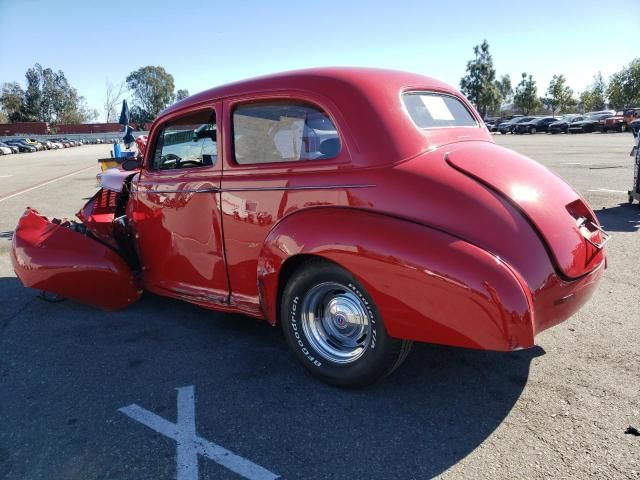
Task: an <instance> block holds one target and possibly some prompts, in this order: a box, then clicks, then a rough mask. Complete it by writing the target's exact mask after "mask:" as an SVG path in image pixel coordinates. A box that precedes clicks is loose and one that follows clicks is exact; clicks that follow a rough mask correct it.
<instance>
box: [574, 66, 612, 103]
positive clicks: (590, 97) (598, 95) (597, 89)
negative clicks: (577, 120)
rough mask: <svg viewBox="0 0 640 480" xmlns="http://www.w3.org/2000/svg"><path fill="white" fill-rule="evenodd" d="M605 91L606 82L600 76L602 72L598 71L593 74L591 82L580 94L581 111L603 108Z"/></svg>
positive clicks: (605, 101)
mask: <svg viewBox="0 0 640 480" xmlns="http://www.w3.org/2000/svg"><path fill="white" fill-rule="evenodd" d="M606 91H607V84H606V83H605V81H604V79H603V78H602V73H600V72H598V73H597V74H596V75H594V76H593V83H592V84H591V85H589V86H588V87H587V88H586V89H585V91H584V92H582V93H581V94H580V101H579V105H580V109H581V110H582V111H583V112H591V111H598V110H604V108H605V107H606V106H607V100H606V97H605V93H606Z"/></svg>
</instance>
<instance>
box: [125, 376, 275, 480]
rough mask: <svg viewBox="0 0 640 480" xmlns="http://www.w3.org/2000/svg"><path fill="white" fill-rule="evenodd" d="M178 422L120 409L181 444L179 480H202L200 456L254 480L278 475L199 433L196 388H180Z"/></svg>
mask: <svg viewBox="0 0 640 480" xmlns="http://www.w3.org/2000/svg"><path fill="white" fill-rule="evenodd" d="M177 390H178V420H177V422H176V423H171V422H170V421H168V420H166V419H164V418H162V417H160V416H158V415H156V414H155V413H153V412H150V411H149V410H147V409H145V408H142V407H140V406H138V405H136V404H132V405H129V406H127V407H122V408H120V409H118V411H119V412H122V413H124V414H125V415H127V416H128V417H130V418H132V419H134V420H135V421H137V422H140V423H142V424H143V425H145V426H147V427H149V428H150V429H152V430H155V431H156V432H158V433H160V434H162V435H164V436H165V437H169V438H172V439H174V440H175V441H176V442H177V443H178V446H177V480H197V479H198V455H202V456H204V457H207V458H209V459H210V460H213V461H214V462H216V463H217V464H219V465H222V466H223V467H226V468H228V469H229V470H231V471H232V472H235V473H237V474H238V475H240V476H242V477H245V478H248V479H250V480H274V479H276V478H278V475H276V474H275V473H272V472H270V471H269V470H267V469H265V468H263V467H261V466H260V465H256V464H255V463H253V462H251V461H250V460H247V459H246V458H242V457H241V456H239V455H236V454H235V453H233V452H230V451H229V450H227V449H226V448H223V447H221V446H220V445H217V444H215V443H213V442H210V441H208V440H206V439H204V438H202V437H200V436H199V435H197V434H196V413H195V393H194V388H193V385H191V386H188V387H182V388H178V389H177Z"/></svg>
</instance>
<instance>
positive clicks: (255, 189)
mask: <svg viewBox="0 0 640 480" xmlns="http://www.w3.org/2000/svg"><path fill="white" fill-rule="evenodd" d="M375 186H376V185H374V184H360V185H301V186H299V187H242V188H201V189H196V190H140V189H136V190H133V191H132V192H131V193H156V194H160V193H213V192H221V193H224V192H268V191H282V190H332V189H336V188H370V187H375Z"/></svg>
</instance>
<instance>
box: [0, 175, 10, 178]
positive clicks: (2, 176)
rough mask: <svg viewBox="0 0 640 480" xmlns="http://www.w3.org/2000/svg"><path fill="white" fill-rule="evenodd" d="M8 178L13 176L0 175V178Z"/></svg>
mask: <svg viewBox="0 0 640 480" xmlns="http://www.w3.org/2000/svg"><path fill="white" fill-rule="evenodd" d="M9 177H13V175H0V178H9Z"/></svg>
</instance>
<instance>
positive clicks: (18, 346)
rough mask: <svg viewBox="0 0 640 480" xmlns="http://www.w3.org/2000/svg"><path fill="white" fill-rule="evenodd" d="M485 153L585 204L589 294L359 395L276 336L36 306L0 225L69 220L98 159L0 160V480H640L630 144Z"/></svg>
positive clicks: (545, 138)
mask: <svg viewBox="0 0 640 480" xmlns="http://www.w3.org/2000/svg"><path fill="white" fill-rule="evenodd" d="M494 138H495V139H496V141H497V142H498V143H500V144H502V145H505V146H507V147H509V148H512V149H514V150H516V151H518V152H520V153H523V154H525V155H527V156H530V157H532V158H534V159H536V160H538V161H540V162H541V163H543V164H544V165H546V166H547V167H549V168H550V169H552V170H553V171H555V172H557V173H558V174H560V175H561V176H562V177H564V178H565V179H566V180H567V181H568V182H569V183H571V184H572V185H573V186H574V187H575V188H576V189H577V190H578V191H580V192H581V193H582V194H583V195H584V196H585V197H586V198H587V199H588V201H589V202H590V203H591V205H592V206H593V208H594V209H595V210H596V213H597V214H598V217H599V219H600V221H601V223H602V224H603V226H604V228H605V229H606V230H608V231H609V232H611V233H612V234H613V235H614V238H613V240H612V241H611V242H610V243H609V244H608V256H609V257H608V258H609V269H608V271H607V273H606V276H605V279H604V281H603V283H602V285H601V286H600V288H599V290H598V292H597V293H596V295H595V297H594V298H593V299H592V300H591V301H590V303H589V304H587V305H586V306H585V307H584V308H583V309H582V310H581V311H580V312H578V314H576V315H575V316H574V317H573V318H571V319H570V320H569V321H567V322H565V323H563V324H561V325H559V326H557V327H555V328H553V329H550V330H547V331H545V332H543V333H542V334H540V335H539V336H538V337H536V340H537V343H538V347H536V348H534V349H531V350H526V351H519V352H513V353H492V352H480V351H471V350H462V349H454V348H445V347H437V346H430V345H416V346H414V349H413V351H412V353H411V354H410V356H409V358H408V359H407V361H406V362H405V363H404V365H403V366H402V367H401V368H400V369H399V370H398V371H397V372H396V373H395V374H394V375H393V376H391V377H390V378H388V379H387V380H385V381H384V382H383V383H380V384H378V385H375V386H373V387H370V388H367V389H363V390H356V391H353V390H340V389H337V388H333V387H329V386H327V385H324V384H322V383H320V382H318V381H316V380H314V379H312V378H311V377H310V376H309V375H307V374H306V373H305V371H304V370H303V368H302V367H301V366H300V365H298V364H297V363H296V361H295V359H294V358H293V356H292V355H291V354H290V353H289V352H288V350H287V348H286V345H285V343H284V340H283V338H282V337H281V334H280V332H279V330H277V329H272V328H270V327H269V326H268V325H267V324H266V323H262V322H258V321H255V320H251V319H249V318H245V317H242V316H239V315H227V314H220V313H215V312H211V311H207V310H203V309H200V308H198V307H195V306H192V305H188V304H185V303H181V302H179V301H177V300H171V299H166V298H162V297H158V296H154V295H151V294H145V295H144V296H143V298H142V299H141V301H139V302H138V303H136V304H135V305H133V306H132V307H130V308H129V309H127V310H124V311H120V312H103V311H100V310H96V309H93V308H91V307H87V306H83V305H79V304H76V303H73V302H70V301H66V302H61V303H48V302H45V301H43V300H41V299H39V298H37V292H34V291H31V290H27V289H24V288H23V287H22V286H21V285H20V283H19V282H18V280H17V279H16V278H15V276H14V274H13V271H12V268H11V263H10V259H9V257H8V251H9V247H10V239H11V235H12V230H13V228H14V227H15V224H16V221H17V219H18V217H19V215H20V214H21V213H22V211H23V209H24V207H25V206H26V205H31V206H33V207H36V208H38V209H39V210H40V211H41V212H42V213H45V214H47V215H51V216H73V214H74V213H75V212H76V211H77V210H78V209H79V208H80V207H81V206H82V204H84V201H85V200H84V199H85V198H87V197H89V196H91V195H92V194H93V192H95V190H96V187H95V174H96V171H97V166H96V158H99V157H103V156H108V150H109V146H108V145H95V146H84V147H78V148H73V149H65V150H59V151H48V152H39V153H34V154H22V155H11V156H6V157H0V478H7V479H21V480H22V479H83V480H85V479H95V480H98V479H103V480H106V479H136V480H141V479H154V480H158V479H171V478H176V475H177V472H178V471H179V472H180V475H181V476H182V480H192V479H195V478H201V479H204V478H216V479H218V478H220V479H225V478H230V479H231V478H243V476H244V477H247V478H259V479H264V478H273V476H274V475H278V476H281V477H282V478H304V479H321V478H322V479H325V478H331V479H342V478H349V479H360V478H362V479H371V478H375V479H378V478H380V479H392V478H397V479H424V478H432V477H436V476H439V477H440V478H451V479H454V478H455V479H457V478H473V479H477V478H491V479H513V478H523V479H531V478H571V479H573V478H575V479H584V478H640V437H638V436H634V435H632V434H626V433H625V430H626V429H627V428H628V427H629V426H633V427H636V428H638V429H640V400H639V399H640V374H639V372H640V341H639V338H640V335H639V334H640V282H639V281H638V279H639V278H640V274H639V272H638V270H639V269H640V260H639V259H640V232H639V230H640V208H638V204H637V203H636V204H634V205H633V206H630V205H628V204H627V195H626V190H628V189H629V188H630V184H631V179H632V159H631V157H629V151H630V149H631V146H632V136H631V135H630V134H622V133H621V134H606V135H601V134H589V135H553V136H552V135H546V134H539V135H533V136H531V135H523V136H519V135H517V136H510V135H509V136H496V137H494ZM98 288H104V289H108V288H109V286H108V285H103V286H99V287H98ZM190 387H193V388H190ZM177 389H179V390H177ZM134 404H135V405H137V407H132V405H134ZM193 409H195V410H194V411H193ZM136 415H137V419H136ZM145 422H146V423H145ZM194 425H195V430H194V429H193V427H194ZM194 445H196V446H197V448H196V447H194ZM191 447H193V448H191ZM194 448H195V449H196V450H198V453H199V455H196V456H195V457H194V456H193V455H192V452H193V450H194ZM225 449H226V450H225ZM194 462H195V466H194ZM243 462H244V463H243ZM234 468H235V471H236V472H240V473H234V472H233V470H234ZM243 468H244V470H243ZM242 472H244V474H242ZM247 472H248V473H247ZM249 475H253V477H250V476H249ZM270 475H272V476H271V477H270Z"/></svg>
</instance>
